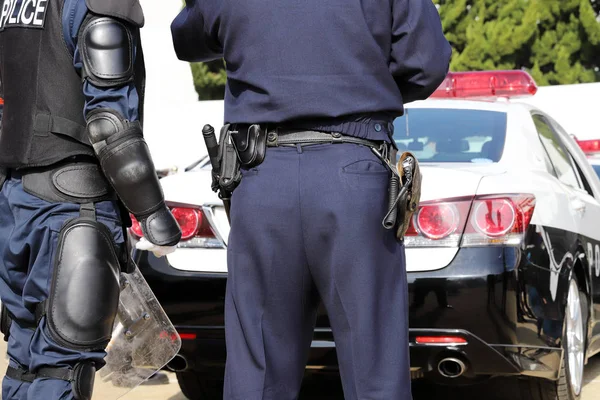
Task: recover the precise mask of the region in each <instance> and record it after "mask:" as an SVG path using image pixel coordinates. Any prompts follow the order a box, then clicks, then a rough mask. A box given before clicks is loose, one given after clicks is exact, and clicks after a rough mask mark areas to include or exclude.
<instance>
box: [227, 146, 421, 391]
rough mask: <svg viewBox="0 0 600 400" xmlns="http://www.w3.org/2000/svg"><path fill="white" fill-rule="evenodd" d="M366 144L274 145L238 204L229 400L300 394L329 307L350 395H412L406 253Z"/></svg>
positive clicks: (230, 293)
mask: <svg viewBox="0 0 600 400" xmlns="http://www.w3.org/2000/svg"><path fill="white" fill-rule="evenodd" d="M389 176H390V175H389V171H388V170H387V169H386V168H385V167H384V165H383V164H382V162H381V161H380V160H379V159H378V158H377V157H376V156H375V155H374V154H373V153H372V152H371V150H369V149H368V148H366V147H364V146H358V145H354V144H329V145H314V146H305V147H302V148H269V149H268V150H267V155H266V158H265V161H264V163H263V164H261V165H260V166H258V168H255V169H252V170H248V171H243V179H242V182H241V184H240V186H239V187H238V188H237V189H236V190H235V192H234V194H233V198H232V209H231V233H230V237H229V246H228V254H227V256H228V269H229V271H228V272H229V275H228V281H227V294H226V306H225V334H226V344H227V363H226V371H225V385H224V391H225V396H224V399H225V400H291V399H297V398H298V393H299V391H300V387H301V382H302V377H303V374H304V369H305V366H306V362H307V358H308V352H309V349H310V345H311V340H312V337H313V330H314V326H315V319H316V311H317V306H318V304H319V299H320V300H322V302H323V304H324V306H325V308H326V309H327V313H328V316H329V319H330V321H331V327H332V330H333V335H334V339H335V344H336V351H337V356H338V361H339V367H340V375H341V379H342V384H343V388H344V396H345V399H346V400H359V399H360V400H367V399H369V400H410V399H412V395H411V387H410V362H409V348H408V308H407V281H406V267H405V257H404V247H403V246H402V245H401V244H399V243H398V242H397V241H396V239H395V236H394V232H393V231H387V230H385V229H384V228H383V226H382V224H381V223H382V220H383V217H384V216H385V214H386V211H387V206H388V203H387V188H388V184H389V183H388V181H389Z"/></svg>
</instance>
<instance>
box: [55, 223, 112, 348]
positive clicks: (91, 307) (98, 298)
mask: <svg viewBox="0 0 600 400" xmlns="http://www.w3.org/2000/svg"><path fill="white" fill-rule="evenodd" d="M119 274H120V266H119V258H118V257H117V251H116V245H115V243H114V239H113V237H112V234H111V232H110V230H109V229H108V228H107V227H106V226H105V225H103V224H101V223H99V222H97V221H95V220H93V219H88V218H81V217H80V218H76V219H73V220H70V221H68V222H67V223H66V224H65V225H64V226H63V228H62V229H61V232H60V237H59V240H58V245H57V249H56V255H55V259H54V274H53V277H52V286H51V289H50V297H49V299H48V307H47V309H46V316H47V321H48V328H49V333H50V336H51V337H52V339H54V340H55V341H56V343H58V344H59V345H61V346H64V347H67V348H70V349H74V350H78V351H94V350H104V349H105V348H106V345H107V344H108V342H109V341H110V338H111V334H112V330H113V324H114V320H115V317H116V315H117V308H118V305H119V293H120V289H119Z"/></svg>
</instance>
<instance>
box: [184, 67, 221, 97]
mask: <svg viewBox="0 0 600 400" xmlns="http://www.w3.org/2000/svg"><path fill="white" fill-rule="evenodd" d="M190 65H191V68H192V75H193V77H194V86H195V87H196V92H198V99H199V100H220V99H223V96H224V92H225V83H226V82H227V73H226V72H225V63H224V62H223V60H216V61H210V62H207V63H191V64H190Z"/></svg>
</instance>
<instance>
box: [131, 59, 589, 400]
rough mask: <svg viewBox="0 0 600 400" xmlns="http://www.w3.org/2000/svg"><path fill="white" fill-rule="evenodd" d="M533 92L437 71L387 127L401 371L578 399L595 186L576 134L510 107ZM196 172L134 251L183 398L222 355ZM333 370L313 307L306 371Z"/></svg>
mask: <svg viewBox="0 0 600 400" xmlns="http://www.w3.org/2000/svg"><path fill="white" fill-rule="evenodd" d="M536 90H537V87H536V84H535V82H534V81H533V80H532V78H531V77H530V76H529V75H528V74H527V73H526V72H524V71H492V72H489V71H482V72H465V73H450V74H449V75H448V77H447V79H446V80H445V81H444V83H443V84H442V85H441V86H440V88H439V89H438V91H436V93H434V94H433V95H432V96H431V98H430V99H428V100H426V101H422V102H415V103H411V104H408V105H407V107H406V112H405V115H404V116H402V117H400V118H398V119H396V120H395V122H394V125H395V133H394V139H395V141H396V143H397V144H398V146H399V148H400V150H401V151H402V150H408V151H411V152H413V153H414V154H415V155H416V156H417V157H418V159H419V162H420V166H421V170H422V174H423V187H422V196H421V203H420V206H419V208H418V210H417V212H416V213H415V216H414V219H413V224H412V226H411V227H410V229H409V231H408V232H407V237H406V240H405V245H406V258H407V270H408V282H409V295H410V349H411V374H412V377H413V379H428V380H432V381H436V382H441V383H445V384H456V385H459V384H470V383H474V382H480V381H481V380H485V379H488V378H492V377H498V376H507V377H513V378H514V379H515V380H522V382H520V383H519V385H518V387H519V390H520V391H521V392H520V393H516V392H515V398H519V397H518V395H519V394H520V395H521V397H522V398H523V399H531V398H536V399H542V400H550V399H552V400H556V399H558V400H574V399H578V398H580V394H581V390H582V385H583V371H584V368H585V365H586V364H587V362H588V359H589V358H590V357H592V356H593V355H594V354H596V353H598V352H599V351H600V223H599V221H600V180H599V179H598V177H597V175H596V174H595V172H594V169H593V168H592V166H591V165H590V164H589V163H588V162H587V159H586V156H585V154H584V153H583V151H582V150H581V148H580V147H579V146H578V144H577V143H576V141H575V140H574V139H573V138H572V137H570V136H569V135H568V134H567V133H566V132H565V131H564V129H563V128H562V127H561V126H560V125H559V124H558V123H557V122H556V121H555V120H553V119H552V117H551V116H550V115H547V114H546V113H544V112H543V111H541V110H539V109H537V108H535V107H533V106H531V105H528V104H526V103H525V102H522V101H521V99H522V98H526V97H527V96H532V95H534V94H535V92H536ZM210 170H211V167H210V163H209V160H208V159H207V158H206V157H205V158H203V159H201V160H200V161H199V162H198V163H197V165H195V166H193V167H192V168H190V169H189V171H187V172H183V173H178V174H174V175H171V176H167V177H165V178H163V179H162V183H163V188H164V192H165V196H166V198H167V200H168V201H169V204H170V206H171V208H172V212H173V214H174V215H175V217H176V218H177V220H178V221H179V223H180V225H181V228H182V231H183V239H182V242H181V244H180V245H179V249H178V250H177V251H176V252H175V253H173V254H171V255H169V256H167V257H165V258H161V259H157V258H155V257H154V256H152V255H151V254H149V253H147V252H138V253H136V259H137V261H138V264H139V265H140V268H141V270H142V272H143V273H144V274H145V276H146V279H147V280H148V282H149V284H150V285H151V286H152V288H153V290H154V291H155V293H156V295H157V297H158V298H159V300H160V302H161V304H162V305H163V307H164V308H165V310H166V312H167V313H168V314H169V316H170V318H171V319H172V321H173V323H174V324H175V325H176V327H177V329H178V331H179V333H180V335H181V338H182V340H183V345H182V350H181V352H180V354H179V355H178V356H177V357H176V358H175V359H174V360H173V361H172V362H171V363H170V364H169V365H168V368H169V369H171V370H173V371H176V372H177V377H178V380H179V383H180V386H181V389H182V391H183V393H184V394H185V395H186V396H188V397H189V398H190V399H213V398H214V399H216V398H221V397H219V396H220V390H221V385H222V379H223V375H222V374H223V368H222V367H223V366H224V363H225V341H224V321H223V301H224V297H225V285H226V279H227V270H226V268H227V266H226V246H227V237H228V232H229V226H228V223H227V219H226V216H225V213H224V210H223V206H222V203H221V202H220V200H219V199H218V198H217V197H216V195H215V194H214V193H212V191H211V190H210V181H211V178H210ZM140 234H141V231H140V229H139V225H137V224H136V223H134V226H133V227H132V235H133V237H134V238H135V237H137V238H139V236H140ZM383 300H385V299H383ZM596 313H599V314H598V315H597V314H596ZM390 317H392V316H390ZM373 329H376V327H373ZM336 366H337V361H336V355H335V342H334V340H333V336H332V333H331V330H330V329H329V324H328V319H327V316H326V313H325V310H324V309H323V308H321V310H320V314H319V317H318V320H317V326H316V328H315V334H314V340H313V342H312V349H311V353H310V359H309V361H308V365H307V372H308V373H327V372H331V373H334V374H335V373H337V372H336Z"/></svg>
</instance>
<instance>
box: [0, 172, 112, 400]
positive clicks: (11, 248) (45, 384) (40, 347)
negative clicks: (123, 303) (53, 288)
mask: <svg viewBox="0 0 600 400" xmlns="http://www.w3.org/2000/svg"><path fill="white" fill-rule="evenodd" d="M96 207H97V216H98V220H99V221H100V222H102V223H104V224H105V225H106V226H107V227H108V228H109V229H110V230H111V232H112V234H113V237H114V239H115V243H117V244H121V243H123V241H124V240H123V230H122V228H121V222H120V217H119V211H118V208H117V207H118V206H117V204H116V203H114V202H101V203H97V204H96ZM78 215H79V206H78V205H76V204H70V203H49V202H47V201H45V200H41V199H39V198H37V197H35V196H32V195H30V194H28V193H27V192H25V190H24V189H23V185H22V182H21V179H20V178H18V177H12V178H10V179H8V180H7V181H6V183H5V184H4V186H3V188H2V190H1V191H0V293H1V294H2V302H3V304H5V305H6V306H7V308H8V310H9V311H10V312H11V313H12V315H14V316H15V321H13V324H12V326H11V329H10V338H9V341H8V356H9V358H10V364H11V365H12V366H14V367H21V368H25V369H28V370H30V371H35V370H36V369H37V368H39V367H42V366H49V367H53V366H54V367H73V366H74V365H75V364H77V362H79V361H83V360H91V361H94V362H96V363H97V365H99V366H102V365H104V362H103V358H104V357H105V355H106V353H105V352H93V353H82V352H78V351H73V350H69V349H67V348H64V347H62V346H59V345H57V344H56V343H55V342H54V341H53V340H52V339H51V338H50V336H49V333H48V327H47V323H46V318H45V317H44V318H42V320H41V322H40V325H39V326H38V329H36V330H35V331H34V330H33V329H31V328H30V327H32V326H35V307H36V306H37V304H38V303H40V302H42V301H44V300H46V299H47V298H48V294H49V291H50V285H51V279H52V273H53V269H54V265H53V261H54V259H53V257H54V251H55V249H56V245H57V241H58V236H59V232H60V229H61V227H62V226H63V224H64V223H65V221H67V220H68V219H71V218H76V217H77V216H78ZM74 301H77V299H74ZM73 398H74V397H73V394H72V391H71V384H70V383H69V382H66V381H61V380H49V379H37V380H35V381H34V382H33V383H32V384H29V383H24V382H20V381H16V380H14V379H11V378H8V377H4V380H3V383H2V399H3V400H17V399H18V400H42V399H43V400H45V399H51V400H71V399H73Z"/></svg>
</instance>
